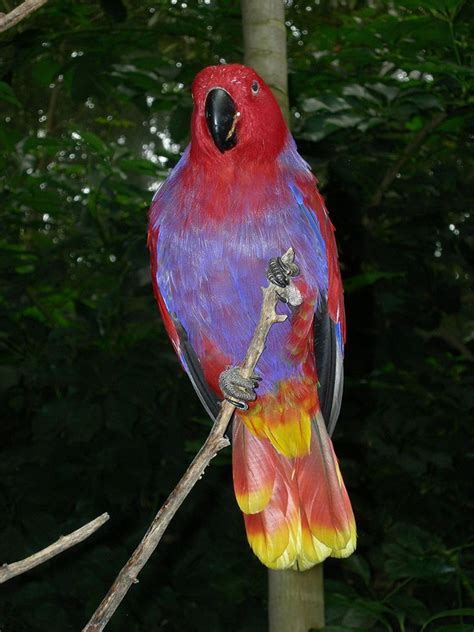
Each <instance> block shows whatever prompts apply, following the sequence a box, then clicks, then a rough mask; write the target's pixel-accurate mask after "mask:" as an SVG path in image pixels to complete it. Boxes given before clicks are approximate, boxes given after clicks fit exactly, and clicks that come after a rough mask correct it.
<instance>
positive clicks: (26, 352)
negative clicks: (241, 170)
mask: <svg viewBox="0 0 474 632" xmlns="http://www.w3.org/2000/svg"><path fill="white" fill-rule="evenodd" d="M288 5H289V6H288V8H287V16H288V18H287V19H288V28H289V63H290V72H291V74H290V90H291V93H290V97H291V104H292V111H293V128H294V133H295V135H296V138H297V141H298V144H299V147H300V150H301V152H302V153H303V154H304V156H305V158H306V159H307V160H308V161H309V162H310V164H311V165H312V166H313V168H314V170H315V172H316V173H317V174H318V178H319V180H320V184H321V188H322V190H323V193H324V194H325V196H326V198H327V201H328V206H329V208H330V210H331V213H332V217H333V221H334V223H335V225H336V227H337V236H338V241H339V244H340V251H341V263H342V267H343V275H344V277H345V279H346V288H347V308H348V319H349V345H348V351H347V362H346V365H347V373H348V375H347V387H346V395H345V400H344V405H343V412H342V416H341V421H340V424H339V426H338V430H337V432H336V437H335V441H336V444H337V451H338V454H339V455H340V457H341V465H342V468H343V470H344V472H345V478H346V480H347V482H348V486H349V488H350V492H351V496H352V498H353V501H354V505H355V510H356V513H357V516H358V525H359V534H360V540H359V541H360V544H359V549H358V552H357V554H355V555H354V556H352V557H351V558H349V559H348V560H345V561H340V560H331V561H329V562H328V563H327V564H326V577H327V579H326V591H327V595H326V601H327V620H328V625H327V628H326V629H327V630H328V632H331V631H332V632H336V631H341V630H346V631H348V630H350V631H352V632H355V631H357V630H374V631H378V630H393V631H400V632H405V631H406V632H409V631H414V630H419V631H420V632H421V631H423V632H424V631H426V632H431V630H446V631H447V630H452V631H453V632H454V631H456V632H461V631H464V630H471V629H472V622H473V620H474V618H473V617H474V614H473V610H472V608H471V609H470V605H471V604H472V597H473V592H474V588H473V583H472V581H473V580H472V568H473V560H472V550H473V545H474V541H473V539H472V527H471V520H470V518H469V510H471V511H472V498H471V497H470V494H469V492H470V480H471V478H472V468H470V467H469V466H470V465H471V463H472V451H470V448H469V447H468V437H469V436H470V433H471V430H470V425H471V424H470V422H471V420H472V417H473V407H474V399H473V396H472V393H473V389H472V386H473V377H472V375H473V373H472V363H473V350H472V342H473V333H472V331H473V323H474V316H473V311H472V294H471V286H472V252H473V246H474V243H473V234H474V231H473V222H472V208H470V206H469V201H472V199H474V196H473V178H472V173H473V140H472V139H473V127H474V116H473V110H472V103H473V102H472V96H471V95H472V88H473V68H472V49H471V48H470V47H469V37H470V35H471V34H470V33H469V25H470V24H472V23H473V22H472V18H473V17H474V16H473V11H472V8H471V7H470V6H468V3H467V2H462V1H460V0H436V1H430V2H425V1H422V0H417V2H412V1H411V0H403V2H399V3H386V2H370V3H365V2H357V1H351V2H344V3H342V2H341V3H337V2H329V1H327V2H326V1H321V2H320V3H314V2H309V1H308V2H296V1H293V2H289V3H288ZM309 9H310V10H309ZM0 46H1V50H2V55H1V62H0V103H1V106H0V107H1V110H0V146H1V147H2V152H1V154H0V174H2V175H1V181H2V189H1V191H0V205H1V206H0V208H1V214H2V235H1V238H0V265H1V267H2V271H3V283H2V287H1V289H0V345H1V348H2V358H1V361H0V397H1V400H2V403H1V405H2V410H3V411H4V414H3V423H2V426H1V430H0V433H1V445H2V452H1V456H2V458H1V459H0V476H1V480H2V483H3V485H2V489H1V491H0V508H1V511H2V514H3V516H4V520H3V521H2V529H1V536H0V560H1V561H14V560H16V559H20V558H22V557H25V556H26V555H28V554H30V553H32V552H33V551H34V550H37V549H38V548H41V547H43V546H45V545H47V544H49V543H50V542H51V541H53V540H54V539H56V538H57V537H58V535H59V534H60V533H66V532H68V531H71V530H73V529H74V528H77V527H78V526H79V525H81V524H83V523H85V522H86V521H87V520H90V519H92V518H93V517H95V516H96V515H98V514H99V513H101V512H103V511H109V512H110V514H111V516H112V519H111V521H110V522H109V523H108V525H107V526H106V527H104V528H103V529H102V530H101V532H99V533H98V534H97V535H95V536H94V537H93V538H91V539H90V540H89V541H87V542H86V543H84V544H82V545H80V546H79V547H77V549H76V550H73V551H70V552H68V553H67V554H65V555H64V556H63V557H62V558H57V559H55V560H53V561H51V562H49V563H48V564H47V565H44V566H42V567H39V568H38V569H36V570H34V571H32V572H30V573H29V574H27V575H25V576H22V577H19V578H17V579H15V580H12V581H10V582H9V583H8V584H5V585H4V586H3V587H2V589H1V591H2V597H3V598H2V600H1V604H0V628H1V629H2V630H5V632H10V631H12V632H22V631H23V630H25V631H28V632H36V631H38V632H43V631H44V630H58V631H59V630H61V632H64V631H66V630H78V629H80V628H81V626H82V625H84V623H85V621H86V620H87V619H88V617H89V616H90V614H91V613H92V611H93V610H94V608H95V607H96V605H97V603H98V602H99V600H100V599H101V598H102V596H103V595H104V593H105V591H106V590H107V588H108V587H109V585H110V584H111V582H112V581H113V579H114V577H115V575H116V573H117V571H118V569H119V568H120V567H121V565H122V563H124V561H125V560H126V559H127V557H128V555H129V553H130V552H131V550H132V549H133V547H134V546H135V544H136V543H137V541H138V540H139V538H140V537H141V535H142V534H143V533H144V531H145V529H146V527H147V525H148V523H149V522H150V520H151V517H152V515H153V514H154V512H155V511H156V509H157V507H158V506H159V505H160V503H161V502H162V501H163V500H164V498H165V497H166V495H167V493H168V492H169V490H170V489H171V488H172V486H173V485H174V483H175V482H176V481H177V479H178V477H179V475H180V474H181V472H182V471H183V469H184V467H185V466H186V464H187V463H188V462H189V460H190V459H191V458H192V454H193V453H194V452H195V450H196V446H197V445H199V444H200V443H201V442H202V440H203V437H204V436H205V434H206V433H207V429H208V421H207V420H206V419H205V417H204V414H203V412H202V410H201V408H200V405H199V403H198V402H197V401H196V398H195V397H194V395H193V394H192V389H191V387H190V386H189V384H188V382H187V380H186V379H185V378H184V377H183V376H182V374H181V372H180V369H179V367H178V364H177V362H176V360H175V358H174V354H173V353H172V350H171V348H170V346H169V344H168V342H167V340H166V338H165V335H164V332H163V329H162V326H161V324H160V321H159V317H158V314H157V310H156V307H155V305H154V301H153V298H152V292H151V287H150V281H149V272H148V258H147V252H146V247H145V239H146V238H145V235H146V210H147V207H148V204H149V200H150V198H151V195H152V191H153V190H154V189H155V188H156V186H157V185H158V183H159V181H160V180H161V179H162V178H163V177H165V175H166V173H167V170H168V168H169V167H171V166H173V165H174V164H175V162H176V160H177V158H178V156H179V151H180V150H182V149H183V148H184V145H185V143H186V140H187V137H188V128H189V116H190V111H191V105H192V104H191V100H190V91H189V87H190V84H191V81H192V78H193V76H194V75H195V74H196V72H197V71H198V70H199V69H200V68H201V67H203V66H205V65H207V64H209V63H218V62H219V60H227V61H231V60H232V61H234V60H236V61H238V60H240V59H241V57H242V44H241V35H240V12H239V6H238V3H237V2H234V1H232V2H223V1H220V0H219V1H217V0H209V1H207V0H206V1H198V2H192V3H191V2H190V3H180V4H178V3H177V2H167V1H165V0H155V1H154V2H151V1H149V0H146V1H144V2H141V3H126V2H122V1H121V0H106V1H105V0H104V1H103V2H101V3H100V4H99V3H93V2H82V3H76V2H71V1H69V0H67V1H66V2H62V3H48V4H47V5H45V7H44V8H43V9H41V11H39V12H38V13H37V14H34V15H33V16H31V17H30V18H29V19H28V20H27V21H25V22H23V23H22V24H21V25H20V26H19V27H17V28H16V29H14V30H11V31H9V32H7V33H5V34H4V35H3V38H2V40H1V42H0ZM265 590H266V586H265V570H264V569H263V568H262V567H261V566H260V565H259V564H258V563H257V561H256V560H255V559H254V558H253V557H252V555H251V553H250V551H249V550H248V547H247V544H246V542H245V537H244V531H243V526H242V520H241V516H240V514H239V512H238V510H237V509H236V506H235V502H234V500H233V494H232V486H231V481H230V474H229V455H228V454H225V455H222V456H220V457H219V458H218V459H217V460H216V462H215V463H213V466H212V467H211V468H210V469H209V470H208V472H207V473H206V476H205V478H204V479H203V481H202V482H201V483H200V484H199V485H198V486H197V488H196V489H195V490H194V491H193V493H192V495H191V497H190V498H189V499H188V501H187V502H186V504H185V506H184V507H183V508H182V510H181V511H180V513H179V515H178V516H177V517H176V519H175V521H174V522H173V524H172V526H171V528H170V530H169V532H168V534H167V535H166V537H165V539H164V541H163V543H162V545H161V547H160V549H159V551H158V552H157V553H156V555H155V557H154V559H153V560H152V561H151V562H150V563H149V564H148V566H147V568H146V569H145V571H144V572H143V574H142V576H141V580H140V584H139V586H138V587H136V588H134V589H133V590H132V592H131V593H130V595H129V596H128V597H127V599H126V601H125V602H124V604H123V606H122V608H121V609H120V610H119V612H118V613H117V614H116V615H115V617H114V619H113V621H112V623H111V624H110V629H111V630H117V631H118V630H127V632H133V631H139V630H151V629H155V628H158V627H160V628H163V629H165V630H170V631H171V630H182V629H186V630H192V631H194V630H195V631H200V630H213V631H215V632H219V630H234V629H235V630H237V629H238V630H239V631H246V632H252V631H253V630H255V631H257V630H261V629H263V628H264V627H265V617H266V615H265Z"/></svg>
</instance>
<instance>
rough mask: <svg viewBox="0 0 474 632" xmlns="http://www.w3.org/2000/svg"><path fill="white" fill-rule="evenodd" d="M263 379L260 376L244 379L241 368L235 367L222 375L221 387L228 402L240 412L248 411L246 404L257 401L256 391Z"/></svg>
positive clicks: (220, 378)
mask: <svg viewBox="0 0 474 632" xmlns="http://www.w3.org/2000/svg"><path fill="white" fill-rule="evenodd" d="M261 379H262V378H261V377H259V376H258V375H252V377H250V378H246V377H243V376H242V374H241V373H240V367H238V366H233V367H230V369H227V370H226V371H223V372H222V373H221V375H220V377H219V386H220V389H221V391H222V393H223V395H224V397H225V399H226V400H227V401H228V402H230V403H231V404H233V405H234V406H235V407H236V408H239V409H240V410H247V408H248V405H247V403H246V402H253V401H255V400H256V399H257V394H256V393H255V389H256V388H258V385H259V382H260V381H261Z"/></svg>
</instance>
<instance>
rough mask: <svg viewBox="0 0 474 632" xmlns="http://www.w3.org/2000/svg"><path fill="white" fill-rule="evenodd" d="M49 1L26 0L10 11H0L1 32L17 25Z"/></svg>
mask: <svg viewBox="0 0 474 632" xmlns="http://www.w3.org/2000/svg"><path fill="white" fill-rule="evenodd" d="M47 2H48V0H25V2H22V3H21V4H20V5H19V6H18V7H15V8H14V9H12V10H11V11H10V13H0V33H2V32H3V31H7V30H8V29H10V28H11V27H12V26H15V24H18V22H21V21H22V20H24V19H25V18H26V17H28V16H29V15H30V13H33V11H36V10H37V9H39V8H40V7H42V6H43V4H46V3H47Z"/></svg>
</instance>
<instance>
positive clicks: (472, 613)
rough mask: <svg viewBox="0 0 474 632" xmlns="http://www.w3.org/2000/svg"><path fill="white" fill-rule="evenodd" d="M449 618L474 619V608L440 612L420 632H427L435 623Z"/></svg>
mask: <svg viewBox="0 0 474 632" xmlns="http://www.w3.org/2000/svg"><path fill="white" fill-rule="evenodd" d="M448 617H474V608H457V609H455V610H444V611H443V612H438V613H437V614H435V615H434V616H433V617H430V618H429V619H428V621H426V622H425V623H424V625H423V626H422V628H421V630H420V632H424V630H426V629H427V628H428V626H429V625H430V624H431V623H433V621H438V620H439V619H446V618H448ZM473 623H474V621H473Z"/></svg>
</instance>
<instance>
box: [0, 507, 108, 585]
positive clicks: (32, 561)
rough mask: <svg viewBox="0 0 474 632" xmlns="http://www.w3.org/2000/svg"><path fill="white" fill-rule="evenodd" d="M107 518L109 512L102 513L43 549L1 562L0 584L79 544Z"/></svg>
mask: <svg viewBox="0 0 474 632" xmlns="http://www.w3.org/2000/svg"><path fill="white" fill-rule="evenodd" d="M108 519H109V514H108V513H103V514H102V515H101V516H99V517H98V518H96V519H95V520H92V521H91V522H88V523H87V524H86V525H84V526H83V527H81V528H80V529H76V531H73V532H72V533H70V534H69V535H62V536H61V537H60V538H59V539H58V540H56V542H54V544H50V545H49V546H47V547H46V548H45V549H42V550H41V551H38V553H34V554H33V555H30V556H29V557H27V558H25V559H24V560H20V561H19V562H13V563H12V564H3V566H1V567H0V584H3V583H4V582H7V581H8V580H9V579H11V578H12V577H16V576H17V575H21V574H22V573H26V572H27V571H29V570H31V569H32V568H35V566H39V565H40V564H43V563H44V562H47V561H48V560H50V559H51V558H52V557H55V556H56V555H59V554H60V553H63V552H64V551H67V549H70V548H71V547H73V546H75V545H76V544H79V542H82V541H83V540H85V539H86V538H88V537H89V536H90V535H92V534H93V533H94V532H95V531H97V529H100V527H101V526H102V525H103V524H105V523H106V522H107V520H108Z"/></svg>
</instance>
